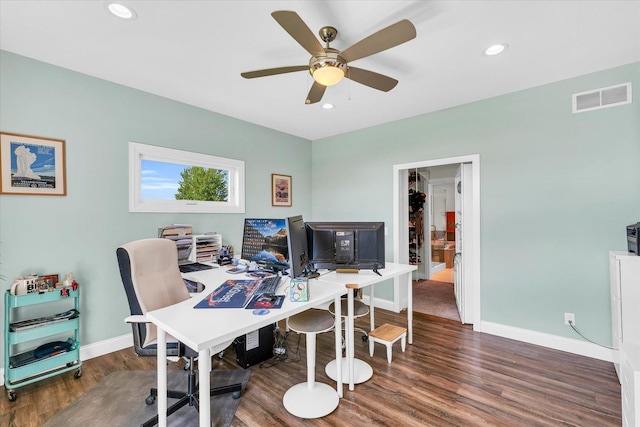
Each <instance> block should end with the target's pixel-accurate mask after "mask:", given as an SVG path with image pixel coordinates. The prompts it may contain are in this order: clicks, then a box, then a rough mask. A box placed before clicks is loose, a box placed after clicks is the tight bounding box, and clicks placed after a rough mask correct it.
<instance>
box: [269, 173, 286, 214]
mask: <svg viewBox="0 0 640 427" xmlns="http://www.w3.org/2000/svg"><path fill="white" fill-rule="evenodd" d="M271 205H272V206H291V176H289V175H280V174H275V173H272V174H271Z"/></svg>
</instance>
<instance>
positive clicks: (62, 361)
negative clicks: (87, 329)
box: [4, 287, 82, 402]
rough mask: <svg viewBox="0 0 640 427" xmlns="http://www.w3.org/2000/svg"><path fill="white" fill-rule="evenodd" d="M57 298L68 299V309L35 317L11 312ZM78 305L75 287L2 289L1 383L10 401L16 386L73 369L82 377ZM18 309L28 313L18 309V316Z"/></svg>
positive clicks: (77, 290) (76, 375)
mask: <svg viewBox="0 0 640 427" xmlns="http://www.w3.org/2000/svg"><path fill="white" fill-rule="evenodd" d="M61 300H68V301H69V308H68V310H69V311H67V312H64V313H51V314H50V315H47V316H45V317H41V318H36V319H29V318H26V319H18V318H17V316H16V314H17V313H14V311H15V310H14V309H16V308H20V307H28V306H33V305H35V304H46V303H52V302H55V301H61ZM63 305H64V304H63ZM59 306H60V304H58V305H56V307H58V308H59ZM79 308H80V288H78V287H76V289H75V290H74V289H72V288H64V289H56V290H54V291H51V292H44V293H31V294H26V295H11V293H10V292H9V291H6V292H5V296H4V329H5V333H4V386H5V388H6V389H7V395H8V398H9V400H10V401H12V402H13V401H14V400H16V398H17V394H16V390H15V389H16V388H18V387H22V386H25V385H27V384H31V383H34V382H36V381H40V380H43V379H45V378H50V377H52V376H54V375H58V374H62V373H65V372H69V371H73V370H75V371H76V372H75V373H74V377H75V378H76V379H78V378H80V377H81V376H82V369H81V367H82V362H81V361H80V318H79ZM22 312H28V309H25V310H22V311H21V316H20V317H24V315H23V314H22ZM65 335H66V336H67V338H66V341H52V342H47V337H53V336H57V339H60V338H59V337H61V336H65ZM36 340H37V341H36ZM30 341H33V345H32V346H30V345H29V342H30ZM43 342H44V343H45V344H42V343H43ZM20 344H21V346H20V347H18V345H20ZM36 346H37V347H36ZM33 347H35V348H33ZM17 349H19V350H17Z"/></svg>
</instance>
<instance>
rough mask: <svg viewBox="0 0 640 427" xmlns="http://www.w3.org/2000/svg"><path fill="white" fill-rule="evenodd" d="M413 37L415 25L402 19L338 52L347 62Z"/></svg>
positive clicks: (389, 47)
mask: <svg viewBox="0 0 640 427" xmlns="http://www.w3.org/2000/svg"><path fill="white" fill-rule="evenodd" d="M415 37H416V27H414V26H413V24H412V23H411V21H409V20H407V19H403V20H402V21H399V22H396V23H395V24H392V25H389V26H388V27H386V28H383V29H382V30H380V31H378V32H376V33H373V34H371V35H370V36H369V37H365V38H364V39H362V40H360V41H359V42H357V43H356V44H354V45H352V46H350V47H348V48H346V49H345V50H343V51H342V52H340V56H341V57H343V58H344V60H345V61H347V62H351V61H355V60H356V59H360V58H364V57H366V56H370V55H373V54H374V53H378V52H382V51H383V50H387V49H391V48H392V47H395V46H398V45H399V44H402V43H405V42H408V41H409V40H411V39H414V38H415Z"/></svg>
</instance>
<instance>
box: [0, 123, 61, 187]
mask: <svg viewBox="0 0 640 427" xmlns="http://www.w3.org/2000/svg"><path fill="white" fill-rule="evenodd" d="M0 193H1V194H26V195H34V196H66V195H67V182H66V169H65V153H64V141H63V140H61V139H51V138H42V137H38V136H28V135H18V134H13V133H4V132H0Z"/></svg>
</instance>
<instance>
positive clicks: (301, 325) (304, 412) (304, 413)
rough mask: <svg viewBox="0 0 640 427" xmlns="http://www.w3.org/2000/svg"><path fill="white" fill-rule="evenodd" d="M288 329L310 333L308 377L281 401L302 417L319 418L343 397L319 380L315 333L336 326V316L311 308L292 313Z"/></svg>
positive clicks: (308, 335)
mask: <svg viewBox="0 0 640 427" xmlns="http://www.w3.org/2000/svg"><path fill="white" fill-rule="evenodd" d="M287 324H288V326H287V327H288V329H290V330H292V331H294V332H297V333H299V334H306V335H307V341H306V342H307V381H306V382H303V383H299V384H296V385H294V386H293V387H291V388H290V389H289V390H287V392H286V393H285V394H284V397H283V398H282V404H283V405H284V407H285V409H286V410H287V411H289V412H290V413H291V414H293V415H295V416H297V417H300V418H320V417H324V416H325V415H329V414H330V413H331V412H333V411H334V410H335V409H336V408H337V407H338V402H339V400H340V398H339V397H338V392H337V391H336V389H335V388H333V387H331V386H330V385H328V384H323V383H318V382H316V380H315V378H316V334H319V333H322V332H329V331H332V330H333V329H334V326H335V323H334V317H333V316H331V314H329V312H328V311H326V310H317V309H311V310H307V311H304V312H302V313H300V314H296V315H295V316H292V317H290V318H289V319H288V321H287Z"/></svg>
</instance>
